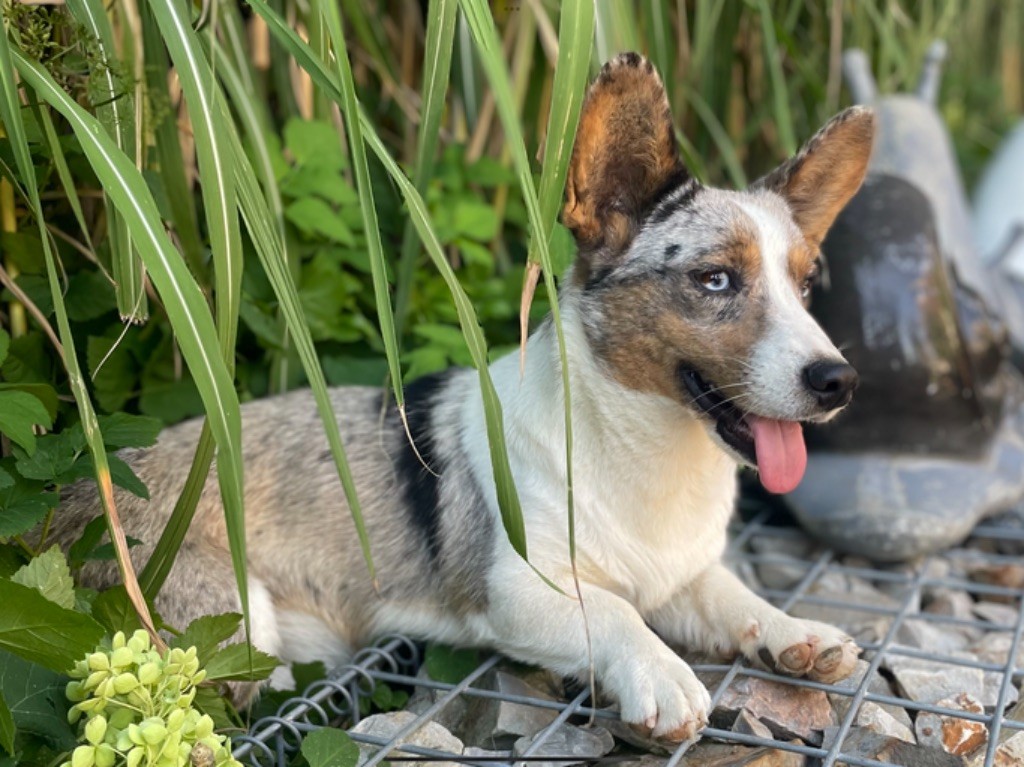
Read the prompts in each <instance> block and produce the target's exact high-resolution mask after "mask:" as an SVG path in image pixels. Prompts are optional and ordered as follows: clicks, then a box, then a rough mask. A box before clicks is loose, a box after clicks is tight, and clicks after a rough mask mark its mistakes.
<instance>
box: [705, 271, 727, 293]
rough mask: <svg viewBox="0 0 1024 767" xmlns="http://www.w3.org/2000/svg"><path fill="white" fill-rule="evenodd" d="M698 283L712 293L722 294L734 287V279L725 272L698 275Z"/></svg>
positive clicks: (709, 272)
mask: <svg viewBox="0 0 1024 767" xmlns="http://www.w3.org/2000/svg"><path fill="white" fill-rule="evenodd" d="M697 282H699V283H700V285H701V287H702V288H704V290H707V291H709V292H711V293H721V292H723V291H726V290H728V289H729V288H731V287H732V278H731V277H730V276H729V273H728V272H727V271H724V270H721V269H719V270H715V271H708V272H701V273H700V274H698V275H697Z"/></svg>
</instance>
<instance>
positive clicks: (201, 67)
mask: <svg viewBox="0 0 1024 767" xmlns="http://www.w3.org/2000/svg"><path fill="white" fill-rule="evenodd" d="M149 7H150V9H151V10H152V12H153V16H154V18H155V19H156V22H157V25H158V26H159V27H160V32H161V34H162V37H163V40H164V43H165V44H166V45H167V50H168V52H169V53H170V56H171V61H172V62H173V63H174V68H175V71H176V72H177V74H178V79H179V80H180V81H181V88H182V92H183V93H184V96H185V101H186V103H187V104H188V112H189V120H190V122H191V125H192V134H193V136H194V138H195V146H196V156H197V159H198V165H199V175H200V178H202V179H203V189H202V191H203V208H204V209H205V211H206V225H207V231H208V234H209V237H210V250H211V253H212V255H213V264H214V284H215V294H214V297H215V301H216V310H217V341H218V343H219V345H220V351H221V355H222V358H223V360H224V366H225V368H226V372H227V374H228V376H231V375H232V374H233V371H234V360H235V337H236V335H237V331H238V316H239V304H240V299H241V289H242V235H241V230H240V228H239V222H238V214H237V197H236V194H235V178H234V173H233V170H232V168H231V160H232V158H231V149H230V147H229V145H228V143H227V142H228V141H229V138H230V136H232V135H234V132H235V129H234V125H233V124H232V123H231V122H230V120H229V119H228V116H227V107H226V104H225V98H224V95H223V93H221V92H220V90H219V88H217V84H216V81H215V80H214V78H213V71H212V68H211V66H210V63H209V61H208V59H207V57H206V55H205V53H204V52H203V50H202V46H201V45H200V43H199V38H198V35H197V34H196V32H195V31H194V30H193V29H192V25H191V22H190V20H189V19H188V18H186V17H185V14H184V11H183V8H182V7H181V5H180V4H178V3H175V2H173V0H152V2H150V3H149ZM234 401H235V403H237V397H234ZM207 412H209V411H207ZM231 417H232V419H233V420H234V421H236V423H235V424H234V425H233V426H234V428H233V435H232V436H233V438H234V439H236V441H235V444H234V445H232V446H231V453H232V459H233V460H232V461H231V463H229V464H228V466H227V467H225V469H226V470H227V471H228V475H227V476H225V475H224V474H223V473H222V471H223V470H222V469H221V461H218V471H217V476H218V478H219V480H220V486H221V496H222V498H223V501H224V519H225V523H226V525H227V531H228V543H229V545H230V548H231V560H232V564H233V565H234V569H235V578H236V580H237V581H238V593H239V599H240V601H241V607H242V614H243V615H244V616H245V628H246V634H247V635H248V633H249V588H248V579H247V577H246V556H245V548H246V546H245V510H244V500H245V499H244V495H243V465H242V461H241V417H240V415H239V412H238V410H237V409H235V410H234V411H233V412H232V413H231ZM214 433H215V435H216V431H215V432H214ZM225 436H226V435H225ZM217 446H218V448H219V450H218V454H220V455H223V453H224V451H225V446H224V445H223V444H222V442H221V440H220V439H218V440H217Z"/></svg>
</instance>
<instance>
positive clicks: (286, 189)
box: [281, 165, 359, 206]
mask: <svg viewBox="0 0 1024 767" xmlns="http://www.w3.org/2000/svg"><path fill="white" fill-rule="evenodd" d="M281 194H284V195H287V196H288V197H292V198H299V197H309V196H311V195H315V196H317V197H322V198H323V199H325V200H326V201H327V202H329V203H333V204H334V205H339V206H341V205H357V204H359V195H358V194H356V190H355V189H353V188H352V187H351V186H350V185H349V183H348V182H347V181H346V180H345V177H344V176H343V175H341V173H339V172H338V171H337V170H336V169H334V168H331V167H329V166H327V165H302V166H299V167H297V168H295V169H294V170H293V171H292V172H291V173H289V174H288V175H287V176H285V177H284V178H283V179H282V180H281Z"/></svg>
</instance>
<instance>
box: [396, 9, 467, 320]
mask: <svg viewBox="0 0 1024 767" xmlns="http://www.w3.org/2000/svg"><path fill="white" fill-rule="evenodd" d="M458 10H459V1H458V0H433V2H431V3H430V4H429V5H428V6H427V39H426V44H425V46H424V53H423V87H422V89H421V98H422V106H421V107H420V124H419V143H418V145H417V147H416V163H415V165H414V166H413V172H412V183H413V186H415V187H416V190H417V191H418V192H419V193H420V194H421V195H422V194H424V193H425V192H426V188H427V183H428V182H429V181H430V178H431V176H433V173H434V160H435V157H436V155H437V145H438V141H439V139H440V126H441V114H442V112H443V111H444V96H445V93H447V91H448V81H449V78H450V77H451V67H452V50H453V49H454V46H455V20H456V18H458ZM419 253H420V241H419V238H418V237H417V235H416V227H415V226H413V223H412V221H408V220H407V221H406V222H405V229H404V231H403V232H402V249H401V251H400V256H399V259H398V269H397V270H396V274H395V333H396V334H397V336H398V338H399V340H401V338H402V333H403V331H404V330H405V323H406V319H407V315H408V313H409V301H410V299H411V296H412V283H413V280H414V279H415V276H416V258H417V256H418V255H419Z"/></svg>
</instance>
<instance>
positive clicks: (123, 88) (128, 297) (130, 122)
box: [67, 0, 149, 322]
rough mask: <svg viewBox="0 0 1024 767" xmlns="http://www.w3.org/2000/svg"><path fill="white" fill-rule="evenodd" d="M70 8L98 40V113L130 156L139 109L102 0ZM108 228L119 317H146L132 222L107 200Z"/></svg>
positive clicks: (73, 0) (83, 0) (77, 1)
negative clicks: (121, 66) (119, 61)
mask: <svg viewBox="0 0 1024 767" xmlns="http://www.w3.org/2000/svg"><path fill="white" fill-rule="evenodd" d="M67 6H68V10H69V11H70V12H71V15H72V16H74V17H75V20H76V21H78V23H79V24H81V25H82V26H83V27H84V28H85V29H86V30H87V31H88V33H89V34H90V35H92V36H93V38H94V39H95V41H96V45H97V46H98V48H99V52H100V56H101V57H102V60H103V66H101V67H99V73H98V74H99V77H98V78H97V83H98V84H99V87H100V93H99V97H98V98H94V102H95V103H96V116H97V117H98V118H99V120H100V122H101V123H103V125H104V127H106V129H107V131H108V133H110V135H111V136H112V137H113V138H114V140H115V141H116V142H117V146H118V148H119V149H120V150H121V151H122V152H124V153H125V154H126V155H127V156H128V157H134V156H135V113H134V109H133V106H132V103H133V98H132V95H131V92H130V85H129V84H127V83H124V82H122V81H121V79H120V78H119V77H118V76H117V75H116V74H115V72H116V71H117V70H118V67H117V66H116V60H117V52H116V49H115V47H114V32H113V30H112V29H111V28H110V20H109V19H108V18H107V14H106V11H105V9H104V8H103V3H102V2H101V0H68V2H67ZM107 222H108V227H109V229H110V237H109V242H110V251H111V253H110V255H111V262H112V264H113V273H114V293H115V295H116V297H117V310H118V312H119V313H120V314H121V319H124V320H129V321H131V322H144V321H145V320H146V318H147V316H148V314H149V309H148V307H147V303H146V290H145V271H144V269H143V266H142V261H141V259H140V258H139V256H138V254H137V253H136V252H135V247H134V246H133V244H132V240H131V236H130V235H129V233H128V227H127V226H126V225H125V223H124V221H122V220H121V216H120V214H119V213H118V212H117V210H116V209H115V208H114V206H113V205H110V204H109V202H108V204H107Z"/></svg>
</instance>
